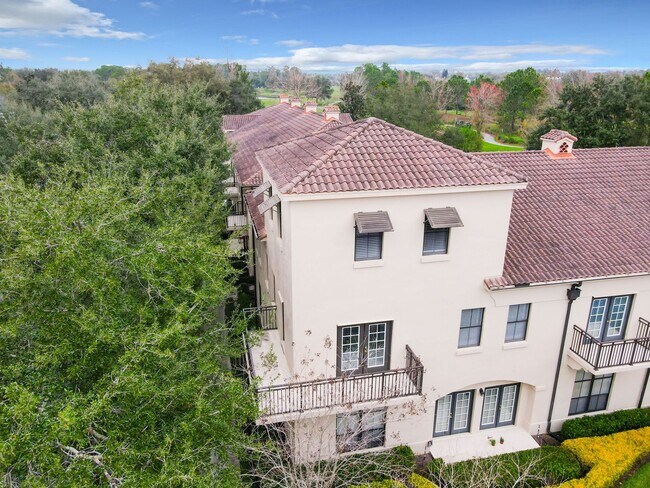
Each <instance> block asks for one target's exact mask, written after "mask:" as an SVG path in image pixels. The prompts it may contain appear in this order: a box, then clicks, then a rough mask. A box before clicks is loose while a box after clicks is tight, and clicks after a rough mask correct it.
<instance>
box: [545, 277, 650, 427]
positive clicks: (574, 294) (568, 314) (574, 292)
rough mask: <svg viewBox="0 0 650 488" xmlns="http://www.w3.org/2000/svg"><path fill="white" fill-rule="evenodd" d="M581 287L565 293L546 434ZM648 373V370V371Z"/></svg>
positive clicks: (576, 285) (574, 287) (578, 284)
mask: <svg viewBox="0 0 650 488" xmlns="http://www.w3.org/2000/svg"><path fill="white" fill-rule="evenodd" d="M581 286H582V282H579V283H574V284H573V285H571V288H569V289H568V290H567V291H566V296H567V298H568V299H569V303H567V307H566V316H565V317H564V329H563V331H562V342H561V343H560V352H559V353H558V356H557V366H556V368H555V379H554V381H553V393H552V394H551V405H550V406H549V409H548V419H547V421H546V432H549V433H550V432H551V421H552V420H553V407H555V397H556V395H557V385H558V381H559V379H560V369H561V368H562V358H563V357H564V345H565V343H566V336H567V331H568V329H569V319H570V318H571V307H572V306H573V302H574V301H576V300H577V299H578V298H579V297H580V292H581V291H582V290H580V287H581ZM649 371H650V369H649Z"/></svg>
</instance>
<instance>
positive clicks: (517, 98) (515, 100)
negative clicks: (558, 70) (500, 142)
mask: <svg viewBox="0 0 650 488" xmlns="http://www.w3.org/2000/svg"><path fill="white" fill-rule="evenodd" d="M499 88H501V89H502V90H503V92H504V98H503V102H501V105H500V107H499V117H500V120H501V126H502V128H503V129H504V130H506V131H509V132H510V133H514V132H515V130H516V127H517V122H520V121H523V120H524V118H526V117H527V116H529V115H532V114H534V113H535V111H536V110H537V108H538V107H539V105H540V103H541V102H542V99H543V97H544V81H543V79H542V77H541V76H540V75H539V74H538V73H537V71H535V69H533V68H526V69H519V70H517V71H513V72H512V73H508V74H507V75H506V77H505V78H504V79H503V80H502V81H501V83H499Z"/></svg>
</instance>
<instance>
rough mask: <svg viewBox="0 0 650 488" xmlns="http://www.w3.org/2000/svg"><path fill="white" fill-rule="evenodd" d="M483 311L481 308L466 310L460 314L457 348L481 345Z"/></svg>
mask: <svg viewBox="0 0 650 488" xmlns="http://www.w3.org/2000/svg"><path fill="white" fill-rule="evenodd" d="M483 311H484V309H483V308H468V309H465V310H463V311H462V312H461V314H460V332H459V334H458V347H459V348H462V347H473V346H479V345H481V330H482V328H483Z"/></svg>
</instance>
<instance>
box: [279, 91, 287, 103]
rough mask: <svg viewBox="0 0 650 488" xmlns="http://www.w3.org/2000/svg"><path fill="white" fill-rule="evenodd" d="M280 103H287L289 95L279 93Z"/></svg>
mask: <svg viewBox="0 0 650 488" xmlns="http://www.w3.org/2000/svg"><path fill="white" fill-rule="evenodd" d="M280 103H289V95H287V94H286V93H280Z"/></svg>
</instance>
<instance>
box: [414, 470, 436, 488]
mask: <svg viewBox="0 0 650 488" xmlns="http://www.w3.org/2000/svg"><path fill="white" fill-rule="evenodd" d="M409 483H410V484H411V486H412V487H413V488H438V485H436V484H435V483H434V482H433V481H429V480H428V479H426V478H425V477H423V476H420V475H419V474H415V473H412V474H411V476H409Z"/></svg>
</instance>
